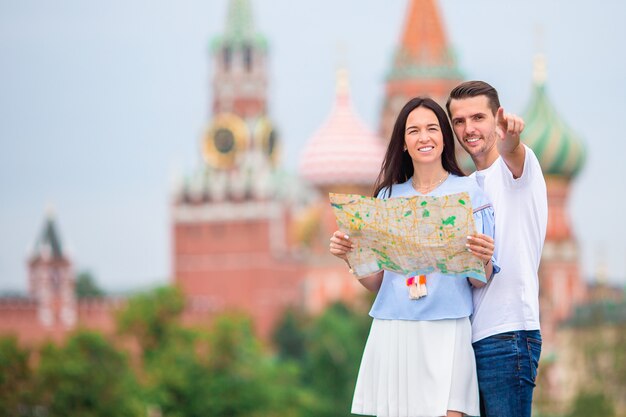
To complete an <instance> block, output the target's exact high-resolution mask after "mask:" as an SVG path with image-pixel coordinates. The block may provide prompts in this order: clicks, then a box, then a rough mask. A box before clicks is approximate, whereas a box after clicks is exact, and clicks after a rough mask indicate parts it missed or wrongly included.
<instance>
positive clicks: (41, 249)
mask: <svg viewBox="0 0 626 417" xmlns="http://www.w3.org/2000/svg"><path fill="white" fill-rule="evenodd" d="M37 257H51V258H52V259H65V253H64V251H63V247H62V245H61V239H60V236H59V233H58V232H57V227H56V223H55V220H54V213H53V212H52V210H51V209H48V210H47V214H46V220H45V222H44V226H43V228H42V231H41V233H40V235H39V237H38V238H37V240H36V241H35V246H34V247H33V258H37Z"/></svg>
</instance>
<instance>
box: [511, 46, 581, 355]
mask: <svg viewBox="0 0 626 417" xmlns="http://www.w3.org/2000/svg"><path fill="white" fill-rule="evenodd" d="M545 80H546V69H545V62H544V59H543V57H542V56H538V57H537V58H536V59H535V71H534V88H533V93H532V97H531V100H530V103H529V104H528V107H527V109H528V110H527V111H526V113H525V115H524V120H525V122H526V128H525V129H524V133H523V136H522V140H523V142H524V143H526V144H527V145H528V146H530V147H531V148H532V149H533V151H534V152H535V154H536V155H537V158H538V159H539V162H540V163H541V167H542V169H543V173H544V176H545V178H546V185H547V191H548V227H547V231H546V242H545V245H544V249H543V253H542V257H541V265H540V267H539V297H540V299H539V301H540V306H541V330H542V335H543V338H544V353H545V355H546V356H549V355H550V354H551V353H553V349H554V346H553V344H554V342H555V340H554V337H555V332H556V330H557V326H558V325H559V323H560V322H561V321H563V320H564V319H567V318H568V317H570V315H571V313H572V310H573V308H574V306H576V305H577V304H580V303H582V302H583V301H584V300H585V297H586V285H585V282H584V280H583V279H582V278H581V274H580V266H579V260H580V253H579V248H578V243H577V242H576V237H575V236H574V234H573V233H572V228H571V222H570V217H569V211H568V208H567V202H568V201H567V200H568V197H569V191H570V186H571V182H572V180H573V179H574V178H575V177H576V175H577V174H578V172H579V171H580V169H581V168H582V167H583V164H584V161H585V148H584V145H583V142H582V141H581V140H580V139H579V138H578V136H577V135H576V134H575V133H574V131H572V130H571V129H570V128H569V127H568V126H567V125H566V124H565V123H564V122H563V120H562V119H561V118H560V117H559V115H558V113H557V111H556V110H555V108H554V106H553V105H552V103H551V102H550V100H549V98H548V94H547V92H546V85H545ZM542 356H544V354H543V353H542Z"/></svg>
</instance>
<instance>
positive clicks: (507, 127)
mask: <svg viewBox="0 0 626 417" xmlns="http://www.w3.org/2000/svg"><path fill="white" fill-rule="evenodd" d="M446 108H447V110H448V115H449V116H450V120H451V122H452V128H453V130H454V133H455V135H456V137H457V140H458V141H459V143H460V144H461V146H462V147H463V149H465V150H466V151H467V152H468V153H469V154H470V156H471V158H472V160H473V161H474V164H475V165H476V169H477V171H476V172H475V173H474V174H472V176H474V177H475V178H476V180H477V181H478V184H479V185H480V186H481V187H482V188H483V190H484V191H485V193H486V194H487V196H488V197H489V198H490V199H491V201H492V203H493V207H494V211H495V218H496V231H495V243H496V248H495V254H494V256H495V258H496V259H497V260H498V264H499V265H500V267H501V270H500V273H499V274H498V275H496V277H495V278H494V279H493V280H492V281H491V282H490V283H489V285H487V286H485V287H483V288H479V289H475V290H474V314H473V316H472V343H473V346H474V352H475V355H476V367H477V371H478V385H479V391H480V397H481V415H482V416H487V417H495V416H498V417H518V416H530V414H531V403H532V396H533V389H534V387H535V378H536V376H537V365H538V362H539V356H540V353H541V333H540V330H539V296H538V294H539V281H538V277H537V270H538V268H539V261H540V259H541V251H542V249H543V243H544V240H545V235H546V224H547V218H548V202H547V195H546V183H545V180H544V178H543V174H542V172H541V167H540V165H539V161H538V160H537V157H536V156H535V154H534V153H533V151H532V150H531V149H530V148H528V147H527V146H526V145H524V144H523V143H521V142H520V134H521V132H522V131H523V130H524V121H523V120H522V119H521V118H520V117H518V116H515V115H512V114H507V113H505V112H504V109H503V108H502V107H500V101H499V99H498V93H497V92H496V90H495V89H494V88H493V87H492V86H490V85H489V84H487V83H485V82H482V81H469V82H465V83H462V84H461V85H459V86H458V87H456V88H455V89H454V90H452V92H451V93H450V97H449V98H448V102H447V103H446Z"/></svg>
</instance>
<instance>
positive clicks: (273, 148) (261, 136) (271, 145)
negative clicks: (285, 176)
mask: <svg viewBox="0 0 626 417" xmlns="http://www.w3.org/2000/svg"><path fill="white" fill-rule="evenodd" d="M254 142H255V145H256V146H257V147H258V148H259V149H261V150H262V151H263V153H264V154H265V155H267V156H268V157H269V159H270V161H271V162H272V163H273V164H276V161H277V159H278V147H279V146H278V145H279V143H278V133H277V132H276V129H274V126H273V125H272V123H271V122H270V121H269V120H268V119H267V118H266V117H261V118H260V119H259V120H258V121H257V123H256V126H255V129H254Z"/></svg>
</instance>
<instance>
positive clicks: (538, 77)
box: [523, 55, 586, 178]
mask: <svg viewBox="0 0 626 417" xmlns="http://www.w3.org/2000/svg"><path fill="white" fill-rule="evenodd" d="M533 78H534V86H533V92H532V96H531V99H530V102H529V104H528V106H527V108H526V112H525V113H524V120H525V122H526V128H525V129H524V133H523V141H524V143H526V144H527V145H528V146H529V147H530V148H532V150H533V151H534V152H535V154H536V155H537V158H538V159H539V162H540V163H541V167H542V169H543V172H544V174H548V175H559V176H564V177H568V178H569V177H575V176H576V175H577V174H578V172H580V170H581V169H582V167H583V165H584V162H585V156H586V150H585V145H584V143H583V141H582V140H581V139H580V138H579V137H578V135H577V134H576V133H575V132H574V131H573V130H572V129H570V128H569V126H567V125H566V124H565V122H564V121H563V119H561V117H560V116H559V114H558V113H557V111H556V109H555V107H554V105H553V104H552V102H551V101H550V99H549V97H548V94H547V92H546V86H545V80H546V78H547V77H546V66H545V60H544V59H543V57H542V56H540V55H539V56H537V57H536V58H535V69H534V76H533Z"/></svg>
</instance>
